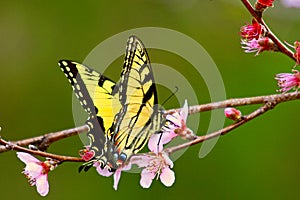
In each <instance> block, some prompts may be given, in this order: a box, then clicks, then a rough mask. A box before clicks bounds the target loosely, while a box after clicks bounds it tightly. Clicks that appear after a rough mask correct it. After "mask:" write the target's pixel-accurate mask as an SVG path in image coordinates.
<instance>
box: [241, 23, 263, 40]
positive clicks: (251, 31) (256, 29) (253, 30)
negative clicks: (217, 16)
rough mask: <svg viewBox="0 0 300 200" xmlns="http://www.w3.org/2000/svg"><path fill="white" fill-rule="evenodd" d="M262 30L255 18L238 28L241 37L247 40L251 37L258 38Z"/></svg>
mask: <svg viewBox="0 0 300 200" xmlns="http://www.w3.org/2000/svg"><path fill="white" fill-rule="evenodd" d="M262 30H263V29H262V26H261V25H260V24H259V23H258V22H257V21H256V20H253V21H252V24H251V25H250V24H248V25H245V26H242V27H241V29H240V31H241V36H242V39H244V40H247V41H249V40H252V39H258V38H259V36H260V35H261V33H262Z"/></svg>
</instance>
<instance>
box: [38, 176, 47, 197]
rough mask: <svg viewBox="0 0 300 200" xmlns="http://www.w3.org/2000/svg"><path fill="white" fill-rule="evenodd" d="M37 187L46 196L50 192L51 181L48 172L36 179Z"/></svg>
mask: <svg viewBox="0 0 300 200" xmlns="http://www.w3.org/2000/svg"><path fill="white" fill-rule="evenodd" d="M36 189H37V191H38V193H39V194H40V195H41V196H46V195H47V194H48V192H49V183H48V176H47V174H45V175H42V176H40V177H38V178H37V179H36Z"/></svg>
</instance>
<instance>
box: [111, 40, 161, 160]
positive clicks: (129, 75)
mask: <svg viewBox="0 0 300 200" xmlns="http://www.w3.org/2000/svg"><path fill="white" fill-rule="evenodd" d="M119 99H120V103H121V104H122V109H121V110H120V114H119V115H118V117H117V119H116V120H115V121H116V129H115V137H114V138H115V145H116V147H117V149H118V151H120V152H123V153H125V154H126V155H127V156H128V157H129V156H131V155H132V154H135V153H137V152H138V151H140V150H141V149H142V148H143V147H144V146H145V144H146V143H147V141H148V139H149V137H150V135H152V134H153V133H154V132H156V131H158V130H159V129H160V128H159V126H158V127H155V128H154V124H156V123H157V121H154V120H153V117H154V116H155V115H157V102H158V101H157V93H156V87H155V83H154V77H153V72H152V69H151V65H150V61H149V57H148V54H147V52H146V49H145V47H144V45H143V43H142V42H141V41H140V40H139V39H138V38H137V37H135V36H131V37H130V38H129V39H128V41H127V47H126V55H125V61H124V65H123V70H122V73H121V78H120V81H119ZM156 128H157V129H156Z"/></svg>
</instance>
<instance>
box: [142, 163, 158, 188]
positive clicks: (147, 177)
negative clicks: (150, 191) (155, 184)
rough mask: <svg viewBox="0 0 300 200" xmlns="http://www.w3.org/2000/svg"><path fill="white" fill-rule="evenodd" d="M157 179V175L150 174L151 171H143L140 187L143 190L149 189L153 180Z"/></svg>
mask: <svg viewBox="0 0 300 200" xmlns="http://www.w3.org/2000/svg"><path fill="white" fill-rule="evenodd" d="M154 177H155V173H152V172H150V171H149V170H147V168H146V169H143V171H142V173H141V180H140V185H141V186H142V187H143V188H149V187H150V186H151V183H152V180H153V179H154Z"/></svg>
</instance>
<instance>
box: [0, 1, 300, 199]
mask: <svg viewBox="0 0 300 200" xmlns="http://www.w3.org/2000/svg"><path fill="white" fill-rule="evenodd" d="M250 20H251V17H250V15H249V13H248V12H247V11H246V9H245V8H244V7H243V6H242V4H241V3H240V1H238V0H198V1H197V0H186V1H180V0H174V1H171V0H142V1H138V0H129V1H101V2H100V1H85V2H76V3H75V1H56V2H55V1H52V2H51V3H50V1H49V2H45V1H44V2H43V1H26V2H25V1H1V3H0V44H1V48H0V60H1V71H0V91H1V104H0V124H1V127H2V129H3V130H2V132H1V135H2V137H4V138H5V139H7V140H17V139H22V138H27V137H33V136H37V135H41V134H44V133H48V132H53V131H58V130H63V129H67V128H71V127H73V126H74V121H73V115H72V91H71V87H70V86H69V83H68V81H67V80H66V78H65V76H64V75H63V74H62V72H61V71H60V69H59V67H58V66H57V61H58V60H59V59H73V60H77V61H82V60H84V58H85V57H86V56H87V54H88V53H89V52H90V51H91V50H92V49H93V48H94V47H95V46H96V45H97V44H99V43H100V42H101V41H103V40H105V39H106V38H108V37H110V36H112V35H114V34H117V33H119V32H122V31H125V30H128V29H132V28H138V27H147V26H154V27H165V28H169V29H173V30H176V31H179V32H182V33H184V34H186V35H188V36H190V37H191V38H193V39H194V40H196V41H197V42H199V43H200V44H201V45H202V46H203V47H204V48H205V49H206V50H207V52H208V53H209V54H210V55H211V57H212V58H213V60H214V61H215V63H216V64H217V66H218V69H219V71H220V73H221V74H222V77H223V80H224V84H225V87H226V94H227V97H228V98H234V97H248V96H256V95H265V94H272V93H274V92H275V90H276V89H277V88H276V82H275V81H274V75H275V74H276V73H279V72H289V71H290V69H291V67H292V66H293V65H294V63H293V62H292V61H291V59H289V58H288V57H286V56H284V55H281V54H279V53H270V52H265V53H263V54H261V55H259V56H257V57H254V56H253V54H245V53H243V52H242V50H241V48H240V44H239V42H240V41H239V40H240V38H239V34H238V32H239V28H240V27H241V26H242V25H244V24H245V23H246V22H250ZM265 20H266V21H267V22H268V24H269V25H270V27H271V28H272V30H273V31H274V32H276V33H278V36H279V37H280V38H281V39H282V40H286V41H288V42H290V43H293V41H295V40H296V39H299V25H300V11H298V10H296V9H289V8H284V7H282V6H281V5H280V1H278V2H276V3H275V8H273V9H269V10H268V12H266V13H265ZM297 37H298V38H297ZM125 42H126V41H124V49H125ZM174 42H176V41H174ZM99 57H100V58H101V55H99ZM150 57H151V59H152V60H155V61H157V62H160V63H165V64H168V63H170V62H171V63H172V60H174V59H176V56H174V55H169V54H167V53H166V52H161V54H160V52H159V51H154V50H153V51H152V50H150ZM173 57H174V58H173ZM116 63H121V61H120V62H116ZM180 64H182V63H180V62H179V63H177V65H180ZM172 65H174V66H176V63H175V64H174V63H173V64H172ZM115 67H116V66H115ZM118 67H120V66H117V68H118ZM119 73H120V68H118V69H117V70H116V72H115V74H117V76H118V74H119ZM182 73H186V71H184V69H183V70H182ZM190 80H191V82H194V83H196V84H197V81H198V80H193V78H192V77H190ZM193 87H195V88H197V89H198V88H199V95H198V98H199V99H200V103H207V102H210V98H209V96H208V92H207V89H206V88H205V84H204V83H199V85H193ZM201 88H203V90H201ZM162 93H163V92H160V93H159V95H160V96H163V98H161V99H165V97H167V96H168V95H169V94H162ZM187 98H188V97H187ZM179 103H180V104H181V103H182V102H179ZM179 103H178V102H176V101H175V103H174V105H172V102H171V103H169V106H170V108H172V107H178V106H179ZM298 104H299V102H297V101H294V102H289V103H285V104H281V105H279V106H278V107H276V109H274V110H272V111H270V112H269V113H267V114H265V115H263V116H261V117H259V118H258V119H255V120H253V121H251V122H250V123H247V124H246V125H244V126H242V127H240V128H238V129H237V130H234V131H232V132H231V133H230V134H228V135H226V136H224V137H222V138H220V139H219V141H218V143H217V144H216V146H215V147H214V149H213V150H212V151H211V152H210V154H208V156H206V157H205V158H203V159H199V158H198V152H199V148H200V145H196V146H194V147H191V148H189V149H188V150H187V151H186V152H185V154H184V155H183V156H182V157H180V159H178V160H177V161H176V162H175V166H174V170H175V172H176V182H175V184H174V185H173V186H172V187H170V188H166V187H165V186H163V185H162V184H161V183H160V182H159V181H155V182H154V183H153V184H152V186H151V188H150V189H142V188H141V187H140V186H139V178H140V176H139V174H128V173H123V174H122V178H121V181H120V184H119V190H118V191H114V190H113V188H112V184H113V179H112V178H104V177H101V176H99V175H98V174H97V173H96V171H95V170H90V171H89V172H88V173H80V174H79V173H78V172H77V171H78V166H79V164H78V163H65V164H63V165H62V166H60V167H58V168H57V169H56V170H55V171H53V172H51V173H50V175H49V182H50V192H49V194H48V196H47V197H46V198H47V199H85V198H89V199H107V198H109V199H117V198H119V199H153V198H156V199H166V198H172V199H184V198H190V199H295V198H296V197H297V196H299V186H300V172H299V164H300V157H299V156H298V151H299V143H300V136H299V131H298V130H299V129H298V128H297V122H298V118H297V116H298V115H297V113H299V111H300V109H299V106H298ZM297 106H298V107H297ZM255 108H256V106H251V107H247V108H246V107H241V110H242V111H243V112H244V113H245V114H246V113H247V112H250V111H252V110H253V109H255ZM209 117H210V114H209V113H203V114H201V123H200V129H199V131H198V134H199V135H200V134H205V133H206V129H207V126H208V123H209ZM229 123H231V122H229V121H226V124H229ZM80 148H82V143H81V140H80V139H79V137H77V136H75V137H71V138H68V139H65V140H61V141H59V142H57V143H55V144H53V145H52V146H51V147H50V148H49V152H53V153H58V154H65V155H73V156H77V155H78V154H77V152H78V149H80ZM0 159H1V161H0V162H1V165H0V177H1V183H0V198H1V199H17V198H18V199H21V198H23V199H40V198H42V197H40V196H39V195H38V194H37V192H36V189H35V188H31V187H29V186H28V183H27V182H26V179H25V178H24V176H23V175H22V174H21V171H22V168H23V167H24V164H23V163H22V162H20V161H19V160H18V159H17V158H16V154H15V152H7V153H3V154H1V155H0Z"/></svg>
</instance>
